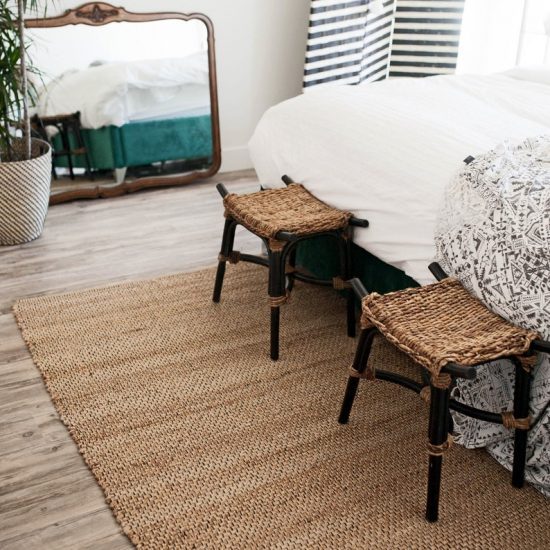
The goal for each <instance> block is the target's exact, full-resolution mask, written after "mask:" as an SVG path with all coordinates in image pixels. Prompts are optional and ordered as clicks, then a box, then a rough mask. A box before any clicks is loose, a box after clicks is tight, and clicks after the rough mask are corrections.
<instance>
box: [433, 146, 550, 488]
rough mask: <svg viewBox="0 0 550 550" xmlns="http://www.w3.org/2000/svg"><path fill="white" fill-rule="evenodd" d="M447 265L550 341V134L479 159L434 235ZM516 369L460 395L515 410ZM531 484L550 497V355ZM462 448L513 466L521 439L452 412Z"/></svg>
mask: <svg viewBox="0 0 550 550" xmlns="http://www.w3.org/2000/svg"><path fill="white" fill-rule="evenodd" d="M436 246H437V256H438V261H439V262H440V263H441V265H442V266H443V268H444V269H445V270H446V271H447V272H448V273H450V274H452V275H453V276H454V277H457V278H458V279H459V280H460V281H461V282H462V284H463V285H464V286H465V287H466V288H468V289H469V290H470V292H472V294H474V295H475V296H477V297H478V298H479V299H480V300H482V301H483V302H484V303H485V304H486V305H487V306H488V307H489V308H490V309H492V310H493V311H494V312H496V313H498V314H499V315H501V316H502V317H504V318H505V319H508V320H510V321H511V322H513V323H515V324H517V325H521V326H524V327H526V328H532V329H535V330H537V331H538V332H539V334H540V335H541V336H542V337H543V338H545V339H550V136H542V137H538V138H533V139H527V140H525V141H524V142H523V143H521V144H520V145H512V144H509V143H505V144H503V145H501V146H499V147H497V148H496V149H494V150H492V151H490V152H489V153H486V154H484V155H481V156H478V157H477V158H476V159H474V160H473V161H472V162H471V163H470V164H468V165H466V166H465V167H464V168H463V169H461V171H460V172H459V173H458V174H457V176H456V177H455V179H454V180H453V181H452V182H451V184H450V186H449V187H448V189H447V191H446V197H445V201H444V205H443V208H442V210H441V213H440V216H439V221H438V227H437V230H436ZM513 381H514V369H513V367H512V365H511V363H510V362H508V361H504V360H503V361H499V362H498V363H492V364H491V365H484V366H482V367H481V368H480V369H479V374H478V377H477V379H476V380H473V381H466V380H460V381H459V382H458V383H457V386H456V388H455V389H454V390H453V395H454V397H456V398H457V399H459V400H460V401H462V402H465V403H467V404H469V405H473V406H475V407H480V408H484V409H488V410H492V411H495V412H498V411H502V410H511V409H512V402H513V389H514V388H513ZM531 415H532V417H533V419H534V425H533V428H532V429H531V431H530V432H529V440H528V450H527V470H526V478H527V480H528V481H530V482H531V483H532V484H533V485H534V486H535V487H536V488H537V489H539V490H540V491H542V492H543V493H544V494H546V495H547V496H550V357H549V356H548V355H544V354H541V356H540V357H539V364H538V366H537V367H536V369H535V371H534V381H533V386H532V398H531ZM453 416H454V419H455V427H456V431H457V442H458V443H461V444H462V445H465V446H466V447H469V448H472V447H483V446H485V447H487V449H488V451H489V453H490V454H491V455H492V456H493V457H494V458H496V459H497V460H498V461H499V462H500V463H501V464H503V465H504V466H505V467H507V468H508V469H511V467H512V457H513V433H511V432H510V431H508V430H506V429H505V428H503V427H502V426H500V425H497V424H490V423H487V422H481V421H478V420H474V419H472V418H468V417H465V416H463V415H460V414H457V413H454V414H453Z"/></svg>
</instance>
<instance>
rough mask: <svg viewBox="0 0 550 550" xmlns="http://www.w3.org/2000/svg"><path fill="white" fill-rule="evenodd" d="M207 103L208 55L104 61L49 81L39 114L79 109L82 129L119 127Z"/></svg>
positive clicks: (196, 107)
mask: <svg viewBox="0 0 550 550" xmlns="http://www.w3.org/2000/svg"><path fill="white" fill-rule="evenodd" d="M209 104H210V93H209V74H208V54H207V53H206V52H203V53H198V54H194V55H190V56H188V57H183V58H177V59H150V60H142V61H131V62H120V63H106V64H102V65H98V66H95V67H89V68H87V69H84V70H81V71H76V70H75V71H68V72H66V73H64V74H63V75H61V76H60V77H58V78H56V79H55V80H53V81H52V82H50V83H49V84H48V86H47V87H46V89H45V90H43V92H42V93H41V94H40V96H39V99H38V102H37V106H36V110H37V113H38V114H39V115H40V116H55V115H59V114H66V113H74V112H76V111H80V113H81V121H82V126H83V127H84V128H93V129H95V128H101V127H102V126H109V125H114V126H123V125H124V124H127V123H128V122H131V121H135V120H142V119H150V118H161V117H164V116H168V115H170V114H171V113H181V112H185V111H188V110H196V109H201V108H207V107H208V106H209Z"/></svg>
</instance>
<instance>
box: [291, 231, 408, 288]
mask: <svg viewBox="0 0 550 550" xmlns="http://www.w3.org/2000/svg"><path fill="white" fill-rule="evenodd" d="M352 247H353V248H352V257H353V268H354V269H353V271H354V275H355V277H358V278H359V279H361V281H362V283H363V284H364V285H365V288H366V289H367V290H368V291H369V292H378V293H380V294H385V293H386V292H392V291H394V290H401V289H403V288H410V287H414V286H419V285H418V283H417V282H416V281H415V280H414V279H411V277H409V276H408V275H406V274H405V273H404V272H403V271H401V270H400V269H397V268H396V267H393V266H391V265H389V264H387V263H386V262H383V261H382V260H380V259H379V258H377V257H376V256H373V255H372V254H370V253H369V252H367V251H366V250H365V249H364V248H361V247H360V246H357V245H356V244H353V245H352ZM296 263H297V264H298V265H299V266H301V267H303V268H304V269H306V270H308V271H309V272H311V273H312V274H313V275H315V276H316V277H320V278H322V279H330V278H332V277H334V276H336V275H337V274H338V273H339V260H338V249H337V248H336V245H335V243H334V242H333V239H331V238H330V237H317V238H314V239H308V240H306V241H303V242H301V243H300V244H299V246H298V251H297V257H296Z"/></svg>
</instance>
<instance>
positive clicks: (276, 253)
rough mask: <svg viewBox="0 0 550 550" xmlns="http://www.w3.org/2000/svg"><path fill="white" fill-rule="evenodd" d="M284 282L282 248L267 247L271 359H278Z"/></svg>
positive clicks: (284, 294)
mask: <svg viewBox="0 0 550 550" xmlns="http://www.w3.org/2000/svg"><path fill="white" fill-rule="evenodd" d="M285 282H286V281H285V262H284V257H283V250H278V249H277V250H271V249H269V298H270V305H271V338H270V340H271V345H270V350H271V351H270V355H271V359H273V361H277V359H279V321H280V313H281V312H280V306H281V304H282V303H284V300H285V297H286V290H285Z"/></svg>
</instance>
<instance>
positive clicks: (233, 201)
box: [223, 183, 351, 239]
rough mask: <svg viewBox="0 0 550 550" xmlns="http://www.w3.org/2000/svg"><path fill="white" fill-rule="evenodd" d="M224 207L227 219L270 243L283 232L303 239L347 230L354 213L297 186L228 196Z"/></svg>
mask: <svg viewBox="0 0 550 550" xmlns="http://www.w3.org/2000/svg"><path fill="white" fill-rule="evenodd" d="M223 203H224V206H225V214H226V217H227V216H230V217H232V218H233V219H235V220H236V221H237V222H238V223H240V224H241V225H243V226H244V227H246V228H247V229H248V230H249V231H251V232H253V233H254V234H255V235H258V236H260V237H264V238H267V239H273V238H275V237H276V235H277V233H279V232H281V231H286V232H289V233H294V234H295V235H296V236H299V237H302V236H305V235H313V234H316V233H323V232H325V231H339V230H344V229H346V228H347V226H348V223H349V220H350V218H351V213H349V212H343V211H342V210H338V209H336V208H332V207H330V206H328V205H326V204H325V203H323V202H321V201H320V200H319V199H317V198H316V197H314V196H313V195H312V194H311V193H310V192H309V191H307V190H306V189H305V187H303V186H302V185H299V184H296V183H292V184H290V185H289V186H288V187H284V188H282V189H266V190H265V191H258V192H257V193H250V194H248V195H235V194H231V195H227V196H226V197H225V198H224V200H223Z"/></svg>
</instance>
